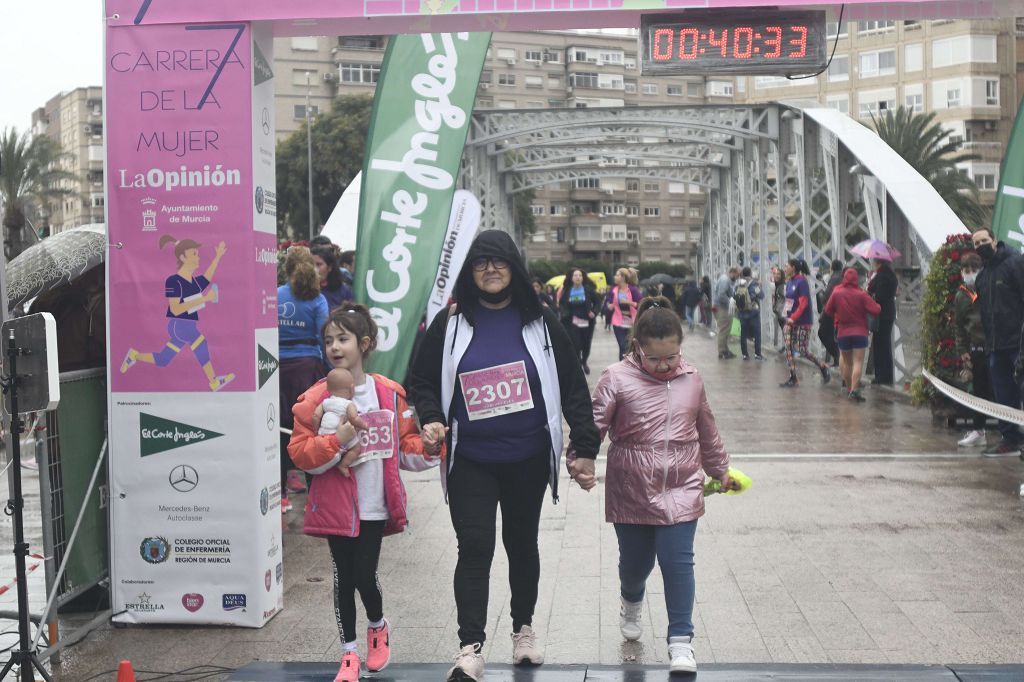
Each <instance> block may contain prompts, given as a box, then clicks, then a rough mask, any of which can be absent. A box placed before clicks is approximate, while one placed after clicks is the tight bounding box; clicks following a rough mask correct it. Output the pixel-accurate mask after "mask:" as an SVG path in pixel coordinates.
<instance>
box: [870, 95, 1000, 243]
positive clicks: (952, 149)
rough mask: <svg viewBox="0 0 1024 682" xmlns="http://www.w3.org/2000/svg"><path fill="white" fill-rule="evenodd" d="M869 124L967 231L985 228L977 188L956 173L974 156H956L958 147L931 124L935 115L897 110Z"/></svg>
mask: <svg viewBox="0 0 1024 682" xmlns="http://www.w3.org/2000/svg"><path fill="white" fill-rule="evenodd" d="M871 124H872V126H873V127H874V129H875V132H876V133H878V136H879V137H880V138H882V140H884V141H885V142H886V143H887V144H888V145H889V146H890V147H892V148H893V150H895V152H896V153H897V154H899V155H900V156H902V157H903V158H904V159H905V160H906V162H907V163H909V164H910V165H911V166H913V168H914V170H916V171H917V172H918V173H920V174H921V175H922V176H923V177H924V178H925V179H926V180H928V182H930V183H931V185H932V187H934V188H935V191H936V192H938V193H939V196H941V197H942V198H943V200H944V201H945V202H946V203H947V204H948V205H949V207H950V208H951V209H953V211H954V212H955V213H956V214H957V215H958V216H959V217H960V219H961V220H963V221H964V223H966V224H967V226H968V227H978V226H986V225H988V224H989V220H990V216H989V211H988V209H987V208H986V207H985V206H982V205H981V203H980V202H979V201H978V186H977V185H975V184H974V180H972V179H971V178H969V177H967V175H965V174H963V173H961V172H960V170H959V169H958V168H957V167H956V164H958V163H964V162H967V161H976V160H978V159H980V158H981V157H979V156H977V155H976V154H966V153H959V148H960V143H959V142H956V141H953V140H951V139H949V136H950V131H949V130H945V129H943V128H942V126H940V125H939V124H938V123H936V122H935V112H930V113H927V114H915V113H914V112H913V110H911V109H908V108H906V107H899V108H898V109H896V110H895V111H893V110H892V109H890V110H888V111H886V112H885V115H884V116H878V117H875V115H874V114H871Z"/></svg>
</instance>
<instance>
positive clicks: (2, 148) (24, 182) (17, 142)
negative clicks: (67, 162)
mask: <svg viewBox="0 0 1024 682" xmlns="http://www.w3.org/2000/svg"><path fill="white" fill-rule="evenodd" d="M63 156H64V152H63V151H61V148H60V145H58V144H57V143H56V142H55V141H53V140H51V139H50V138H49V137H46V136H45V135H36V136H35V137H32V136H30V135H29V134H28V132H25V133H22V134H21V135H18V131H17V129H16V128H4V130H3V132H0V200H2V203H3V229H4V234H3V237H4V252H5V253H6V255H7V258H8V259H12V258H14V257H15V256H17V255H18V254H19V253H21V252H22V251H24V250H25V249H26V248H27V247H28V241H27V240H26V239H25V232H24V231H25V224H26V222H27V217H26V213H27V212H28V211H29V210H30V209H33V208H34V209H36V210H40V209H42V208H43V207H44V206H45V205H46V202H47V201H50V200H53V199H57V198H60V197H63V196H65V195H68V194H73V193H74V190H71V189H67V188H64V187H59V186H58V183H59V182H60V181H62V180H74V179H76V176H75V175H74V173H69V172H68V171H65V170H62V169H60V168H59V167H58V163H59V162H60V160H61V158H62V157H63Z"/></svg>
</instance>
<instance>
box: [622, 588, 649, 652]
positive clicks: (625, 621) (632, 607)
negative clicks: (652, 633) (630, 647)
mask: <svg viewBox="0 0 1024 682" xmlns="http://www.w3.org/2000/svg"><path fill="white" fill-rule="evenodd" d="M620 599H622V605H621V606H620V607H619V632H621V633H622V637H623V639H625V640H627V641H629V642H635V641H636V640H638V639H640V637H641V636H642V635H643V634H644V628H643V626H642V625H641V624H640V616H641V614H642V613H643V610H644V600H643V599H641V600H640V601H638V602H631V601H626V598H625V597H620Z"/></svg>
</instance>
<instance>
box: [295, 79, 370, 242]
mask: <svg viewBox="0 0 1024 682" xmlns="http://www.w3.org/2000/svg"><path fill="white" fill-rule="evenodd" d="M372 109H373V98H372V97H371V96H369V95H345V96H341V97H337V98H336V99H335V100H334V102H333V103H332V105H331V110H330V111H328V112H327V113H325V114H323V115H321V116H319V117H317V118H316V119H315V120H313V125H312V128H311V130H310V134H311V138H312V147H313V224H314V225H315V226H317V229H319V226H320V225H322V224H323V223H324V222H326V220H327V217H328V216H330V215H331V212H332V211H333V210H334V207H335V205H337V203H338V199H339V198H340V197H341V195H342V193H343V192H344V191H345V188H347V187H348V184H349V183H350V182H352V178H354V177H355V176H356V174H357V173H358V172H359V171H361V170H362V169H363V156H364V154H365V151H366V136H367V133H368V131H369V127H370V112H371V111H372ZM306 153H307V152H306V125H305V123H303V125H302V127H301V128H300V129H299V130H297V131H296V132H295V133H293V134H292V135H291V136H289V137H288V138H286V139H284V140H282V141H281V142H279V143H278V145H277V234H278V237H279V238H281V239H289V238H302V239H308V238H309V208H308V204H309V200H308V184H307V160H306Z"/></svg>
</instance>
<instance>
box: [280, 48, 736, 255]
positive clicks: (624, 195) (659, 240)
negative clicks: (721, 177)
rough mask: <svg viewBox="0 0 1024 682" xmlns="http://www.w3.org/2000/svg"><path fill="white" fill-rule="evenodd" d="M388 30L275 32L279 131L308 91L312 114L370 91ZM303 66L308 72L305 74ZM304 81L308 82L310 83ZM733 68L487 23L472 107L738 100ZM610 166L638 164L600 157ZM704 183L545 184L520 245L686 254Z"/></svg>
mask: <svg viewBox="0 0 1024 682" xmlns="http://www.w3.org/2000/svg"><path fill="white" fill-rule="evenodd" d="M386 42H387V38H386V37H384V36H342V37H329V38H328V37H320V38H278V39H277V40H276V41H275V45H274V62H275V73H276V75H277V80H278V85H277V91H276V101H277V104H276V113H277V123H276V125H277V134H278V138H279V139H281V138H283V137H286V136H287V135H289V134H291V133H293V132H295V131H296V130H299V128H300V127H301V125H302V121H303V119H304V118H305V103H306V98H307V96H308V97H309V101H310V105H311V109H312V112H313V113H314V114H316V113H318V112H320V111H324V110H326V109H327V108H328V107H329V106H330V102H331V100H332V99H333V98H334V97H335V96H336V95H339V94H347V93H359V92H365V93H372V92H373V90H374V88H375V87H376V83H377V80H378V77H379V75H380V64H381V62H382V61H383V57H384V48H385V47H386ZM307 74H308V76H307ZM307 84H308V85H307ZM733 88H734V83H733V81H732V79H727V80H708V79H705V78H702V77H697V78H693V77H690V78H683V77H679V78H665V77H651V78H645V77H642V76H640V69H639V63H638V56H637V40H636V37H635V36H626V35H612V34H597V33H586V34H583V33H570V32H533V33H494V34H493V37H492V39H491V47H490V50H489V51H488V55H487V61H486V64H485V66H484V70H483V72H482V74H481V78H480V86H479V90H478V91H477V99H476V109H477V110H486V109H547V108H565V107H568V108H573V107H576V108H585V107H605V106H608V107H621V106H637V105H673V104H705V103H718V102H731V101H733V94H734V93H733ZM602 162H603V163H605V165H612V166H615V165H621V166H622V167H623V169H624V170H626V167H627V166H636V165H640V164H641V163H642V161H639V160H637V159H604V160H602ZM705 203H706V197H705V195H704V193H703V192H702V191H701V190H700V188H699V187H697V186H696V185H690V184H688V183H676V182H667V181H652V180H632V179H627V178H626V177H625V176H624V177H622V178H612V179H606V178H602V179H580V180H575V181H572V182H563V183H560V184H553V185H547V186H544V187H541V188H538V189H537V190H536V191H535V194H534V198H533V200H532V202H531V211H532V212H533V215H534V220H535V224H536V231H535V232H534V234H533V235H532V236H531V237H530V238H529V240H528V241H527V243H526V244H524V245H523V246H524V247H525V249H526V252H527V255H528V257H529V258H531V259H534V258H550V259H557V260H571V259H572V258H596V259H602V260H604V261H606V262H608V263H629V264H638V263H640V262H641V261H642V260H643V261H651V260H661V261H667V262H672V263H681V264H688V265H693V264H694V259H695V252H696V243H697V241H698V240H699V239H700V228H701V224H702V222H703V211H704V205H705Z"/></svg>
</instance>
